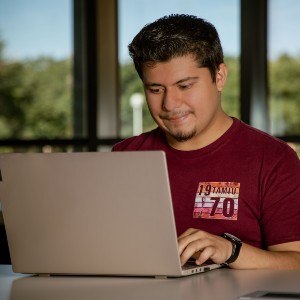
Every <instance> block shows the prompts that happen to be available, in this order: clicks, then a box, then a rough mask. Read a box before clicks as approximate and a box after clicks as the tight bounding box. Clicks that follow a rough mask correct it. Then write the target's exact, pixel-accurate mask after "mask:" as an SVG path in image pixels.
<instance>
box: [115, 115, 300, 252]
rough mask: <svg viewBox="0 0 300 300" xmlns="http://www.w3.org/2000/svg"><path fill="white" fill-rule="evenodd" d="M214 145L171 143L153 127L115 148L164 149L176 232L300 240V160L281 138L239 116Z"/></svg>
mask: <svg viewBox="0 0 300 300" xmlns="http://www.w3.org/2000/svg"><path fill="white" fill-rule="evenodd" d="M233 120H234V122H233V124H232V126H231V127H230V128H229V130H228V131H227V132H226V133H225V134H223V136H221V137H220V138H219V139H218V140H216V141H215V142H213V143H212V144H210V145H208V146H206V147H204V148H201V149H199V150H193V151H179V150H176V149H173V148H171V147H170V146H169V145H168V143H167V141H166V138H165V134H164V132H163V131H162V130H161V129H159V128H157V129H154V130H153V131H150V132H147V133H143V134H141V135H140V136H137V137H132V138H129V139H126V140H124V141H122V142H120V143H118V144H116V145H115V146H114V147H113V151H143V150H163V151H164V152H165V153H166V157H167V164H168V171H169V177H170V184H171V192H172V198H173V207H174V213H175V221H176V227H177V233H178V235H180V234H181V233H183V232H184V231H185V230H186V229H188V228H198V229H201V230H205V231H207V232H210V233H213V234H217V235H221V234H222V233H224V232H229V233H231V234H233V235H236V236H237V237H239V238H240V239H241V240H242V241H243V242H246V243H248V244H251V245H253V246H256V247H260V248H265V247H266V246H270V245H276V244H281V243H286V242H291V241H299V240H300V161H299V158H298V157H297V154H296V153H295V151H294V150H293V149H292V148H290V147H289V146H288V145H287V144H286V143H285V142H283V141H281V140H278V139H276V138H274V137H272V136H270V135H268V134H266V133H264V132H262V131H259V130H257V129H254V128H252V127H250V126H248V125H246V124H245V123H243V122H241V121H240V120H238V119H235V118H234V119H233Z"/></svg>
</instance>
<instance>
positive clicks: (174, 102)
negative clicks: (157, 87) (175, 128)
mask: <svg viewBox="0 0 300 300" xmlns="http://www.w3.org/2000/svg"><path fill="white" fill-rule="evenodd" d="M180 102H181V101H180V96H179V95H178V93H176V91H174V90H173V89H166V90H165V92H164V99H163V109H164V110H166V111H173V110H174V109H175V108H178V107H179V106H180Z"/></svg>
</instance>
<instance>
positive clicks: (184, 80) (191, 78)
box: [175, 76, 199, 84]
mask: <svg viewBox="0 0 300 300" xmlns="http://www.w3.org/2000/svg"><path fill="white" fill-rule="evenodd" d="M195 79H199V77H198V76H194V77H190V76H189V77H186V78H183V79H180V80H178V81H177V82H176V83H175V84H179V83H183V82H186V81H189V80H195Z"/></svg>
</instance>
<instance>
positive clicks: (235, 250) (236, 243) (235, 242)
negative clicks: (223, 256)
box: [222, 233, 242, 266]
mask: <svg viewBox="0 0 300 300" xmlns="http://www.w3.org/2000/svg"><path fill="white" fill-rule="evenodd" d="M222 237H223V238H225V239H226V240H228V241H230V242H231V243H232V253H231V255H230V257H229V258H228V259H227V260H226V261H225V262H224V264H223V265H225V266H228V264H230V263H233V262H234V261H236V259H237V258H238V256H239V254H240V249H241V247H242V241H241V240H240V239H238V238H237V237H236V236H234V235H232V234H230V233H223V235H222Z"/></svg>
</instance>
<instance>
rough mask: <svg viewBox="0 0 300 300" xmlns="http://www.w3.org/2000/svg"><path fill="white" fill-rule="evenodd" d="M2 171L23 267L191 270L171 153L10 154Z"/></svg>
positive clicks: (15, 262) (12, 242)
mask: <svg viewBox="0 0 300 300" xmlns="http://www.w3.org/2000/svg"><path fill="white" fill-rule="evenodd" d="M0 169H1V174H2V181H0V201H1V204H2V210H3V217H4V223H5V227H6V231H7V237H8V244H9V249H10V255H11V260H12V266H13V270H14V271H15V272H18V273H30V274H33V273H35V274H87V275H112V276H113V275H119V276H120V275H122V276H123V275H124V276H125V275H129V276H181V275H182V274H183V273H182V270H181V266H180V260H179V256H178V247H177V235H176V228H175V221H174V216H173V209H172V200H171V192H170V187H169V179H168V171H167V165H166V158H165V154H164V153H163V152H160V151H143V152H94V153H91V152H88V153H51V154H43V153H26V154H2V155H0ZM206 270H208V269H206ZM199 271H200V270H199Z"/></svg>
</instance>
